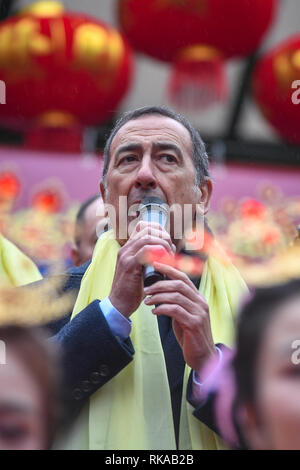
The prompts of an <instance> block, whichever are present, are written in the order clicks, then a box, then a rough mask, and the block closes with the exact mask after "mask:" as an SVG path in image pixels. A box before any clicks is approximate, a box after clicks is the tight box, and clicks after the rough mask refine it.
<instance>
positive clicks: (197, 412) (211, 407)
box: [186, 344, 228, 435]
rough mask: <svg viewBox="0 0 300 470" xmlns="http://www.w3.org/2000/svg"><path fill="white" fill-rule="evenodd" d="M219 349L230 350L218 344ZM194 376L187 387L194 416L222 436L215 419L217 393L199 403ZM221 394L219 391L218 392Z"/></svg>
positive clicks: (190, 378)
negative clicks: (194, 392)
mask: <svg viewBox="0 0 300 470" xmlns="http://www.w3.org/2000/svg"><path fill="white" fill-rule="evenodd" d="M216 346H218V348H220V349H223V350H225V349H228V348H227V346H225V345H224V344H217V345H216ZM192 392H193V374H192V372H191V373H190V376H189V380H188V385H187V394H186V398H187V401H188V402H189V403H190V404H191V405H192V406H193V407H194V408H195V409H194V411H193V415H194V416H195V417H196V418H198V419H199V420H200V421H201V422H202V423H204V424H205V425H206V426H208V427H209V428H210V429H212V430H213V431H214V432H215V433H217V434H219V435H220V431H219V429H218V426H217V424H216V418H215V399H216V393H214V392H211V393H210V394H209V395H208V397H207V399H206V400H205V401H203V402H201V403H197V402H196V401H195V399H194V398H193V393H192ZM217 392H218V393H219V392H220V391H219V390H218V391H217Z"/></svg>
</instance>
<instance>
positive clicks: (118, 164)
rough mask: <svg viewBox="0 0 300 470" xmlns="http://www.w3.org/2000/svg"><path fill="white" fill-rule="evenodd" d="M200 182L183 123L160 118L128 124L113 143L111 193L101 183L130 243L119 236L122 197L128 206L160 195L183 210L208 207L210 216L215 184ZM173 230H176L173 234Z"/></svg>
mask: <svg viewBox="0 0 300 470" xmlns="http://www.w3.org/2000/svg"><path fill="white" fill-rule="evenodd" d="M195 180H196V175H195V168H194V163H193V160H192V142H191V137H190V134H189V132H188V130H187V129H186V128H185V127H184V126H183V125H182V124H180V123H179V122H177V121H175V120H173V119H171V118H168V117H164V116H157V115H149V116H142V117H140V118H138V119H136V120H132V121H129V122H128V123H127V124H125V125H124V126H123V127H122V128H121V129H120V130H119V131H118V132H117V134H116V135H115V137H114V138H113V140H112V143H111V148H110V162H109V167H108V172H107V175H106V190H104V186H103V184H102V183H101V185H100V188H101V192H102V196H103V199H104V201H105V203H107V204H110V205H112V206H114V208H115V210H116V227H115V230H116V235H117V239H118V240H119V242H120V243H121V244H123V243H124V240H122V239H120V238H118V233H119V232H118V229H119V224H120V220H119V198H120V196H126V197H127V207H128V208H130V207H131V206H133V205H134V204H137V203H139V202H141V200H142V199H143V198H144V197H149V196H156V197H159V198H160V199H162V201H163V202H165V203H166V204H168V206H169V207H170V206H172V205H174V204H178V205H179V206H180V207H181V208H182V210H183V207H184V205H185V204H186V205H187V204H189V205H191V204H193V205H195V204H202V205H203V213H206V211H207V208H208V202H209V197H210V193H211V182H210V181H208V182H205V183H204V184H202V185H201V186H196V185H195ZM193 207H194V206H193ZM193 210H195V209H193ZM172 232H173V230H172V227H171V236H172ZM174 242H175V243H176V241H175V240H174Z"/></svg>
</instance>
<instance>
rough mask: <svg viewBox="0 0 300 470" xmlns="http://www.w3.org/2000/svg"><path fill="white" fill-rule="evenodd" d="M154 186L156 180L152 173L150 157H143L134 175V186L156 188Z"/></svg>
mask: <svg viewBox="0 0 300 470" xmlns="http://www.w3.org/2000/svg"><path fill="white" fill-rule="evenodd" d="M156 186H157V181H156V178H155V175H154V174H153V168H152V163H151V159H150V158H149V159H148V158H144V159H143V160H142V163H141V166H140V167H139V169H138V173H137V175H136V181H135V187H136V188H143V189H149V188H156Z"/></svg>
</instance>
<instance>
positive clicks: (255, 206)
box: [240, 199, 267, 220]
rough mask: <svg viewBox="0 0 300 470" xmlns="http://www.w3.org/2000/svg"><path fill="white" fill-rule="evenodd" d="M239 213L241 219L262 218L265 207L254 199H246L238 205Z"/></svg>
mask: <svg viewBox="0 0 300 470" xmlns="http://www.w3.org/2000/svg"><path fill="white" fill-rule="evenodd" d="M240 214H241V217H242V218H243V219H247V218H251V219H257V220H264V219H265V218H266V216H267V208H266V206H264V204H262V203H261V202H259V201H257V200H256V199H247V200H246V201H244V202H243V203H242V204H241V206H240Z"/></svg>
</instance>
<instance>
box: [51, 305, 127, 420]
mask: <svg viewBox="0 0 300 470" xmlns="http://www.w3.org/2000/svg"><path fill="white" fill-rule="evenodd" d="M50 341H54V342H56V343H58V344H59V347H60V350H61V353H62V369H63V370H62V376H63V390H64V393H63V401H64V406H67V408H68V414H69V415H70V416H73V415H74V414H76V413H77V412H78V411H79V410H80V409H81V407H82V406H83V404H84V403H85V402H86V401H87V400H88V398H89V397H90V396H91V395H92V394H93V393H95V392H96V391H97V390H98V389H99V388H100V387H102V385H104V384H105V383H106V382H108V381H109V380H111V379H112V378H113V377H114V376H115V375H116V374H118V373H119V372H120V371H121V370H122V369H123V368H124V367H126V365H127V364H129V362H130V361H131V360H132V359H133V354H134V348H133V346H132V343H131V341H130V339H129V338H128V339H127V340H125V341H122V340H120V339H119V338H118V337H116V336H114V335H113V333H112V332H111V330H110V328H109V326H108V323H107V322H106V320H105V317H104V315H103V313H102V311H101V309H100V306H99V300H95V301H93V302H92V303H91V304H89V305H88V306H87V307H86V308H85V309H84V310H82V311H81V312H79V313H78V314H77V315H76V316H75V317H74V318H73V320H71V321H69V322H67V323H66V324H65V325H64V326H63V327H62V328H61V329H60V331H59V332H58V333H57V334H56V335H55V336H52V337H51V338H50Z"/></svg>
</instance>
